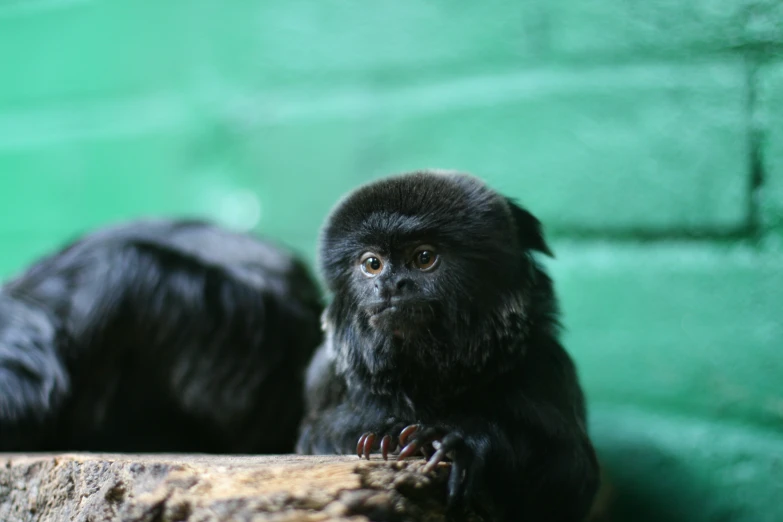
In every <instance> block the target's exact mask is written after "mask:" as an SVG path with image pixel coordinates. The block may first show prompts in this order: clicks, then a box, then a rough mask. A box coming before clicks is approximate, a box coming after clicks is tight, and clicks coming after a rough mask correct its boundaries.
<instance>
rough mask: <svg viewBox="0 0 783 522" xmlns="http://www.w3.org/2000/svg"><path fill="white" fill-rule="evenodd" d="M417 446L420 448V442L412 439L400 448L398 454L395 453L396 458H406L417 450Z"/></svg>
mask: <svg viewBox="0 0 783 522" xmlns="http://www.w3.org/2000/svg"><path fill="white" fill-rule="evenodd" d="M419 448H421V444H420V443H419V441H417V440H414V441H413V442H411V443H410V444H408V445H407V446H405V447H404V448H402V449H401V450H400V454H399V455H397V460H403V459H407V458H408V457H410V456H411V455H413V454H414V453H416V452H417V451H418V450H419Z"/></svg>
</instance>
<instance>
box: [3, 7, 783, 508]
mask: <svg viewBox="0 0 783 522" xmlns="http://www.w3.org/2000/svg"><path fill="white" fill-rule="evenodd" d="M420 167H444V168H457V169H462V170H469V171H472V172H474V173H476V174H479V175H481V176H483V177H484V178H486V179H487V180H488V181H489V182H490V183H491V184H492V185H493V186H495V187H496V188H498V189H500V190H502V191H505V192H506V193H508V194H509V195H513V196H516V197H518V198H520V199H521V200H522V201H523V202H524V203H526V204H527V206H528V207H529V208H531V209H532V210H533V211H534V212H535V213H537V214H538V215H539V216H540V217H541V218H542V219H543V221H544V222H545V224H546V226H547V230H548V231H549V232H550V234H551V235H552V237H553V238H554V243H555V248H556V252H557V254H558V257H557V259H556V260H554V261H552V262H551V263H550V267H551V270H552V271H553V273H554V274H555V276H556V278H557V283H558V285H559V289H560V291H561V294H562V297H563V304H564V309H565V313H566V317H565V322H566V325H567V326H568V334H567V341H568V346H569V348H570V349H571V351H572V352H573V354H574V356H575V357H576V359H577V360H578V363H579V365H580V369H581V373H582V376H583V380H584V383H585V386H586V388H587V391H588V394H589V397H590V400H591V404H592V406H593V411H594V414H593V429H594V432H595V434H596V440H597V441H598V444H599V446H600V448H601V451H602V454H603V456H604V459H605V460H606V462H607V463H608V466H609V468H610V471H611V472H612V474H613V475H614V476H615V478H616V481H617V482H618V487H619V488H620V491H621V495H620V499H621V503H622V504H623V507H622V510H623V513H622V514H621V519H624V520H629V521H631V520H651V521H652V520H655V521H663V520H674V521H685V520H688V521H707V520H710V521H712V520H715V521H718V520H720V521H743V522H744V521H747V522H767V521H770V522H771V521H779V520H783V508H781V504H780V502H779V498H780V496H781V495H782V494H783V295H781V294H783V2H781V1H780V0H695V1H690V2H685V1H681V0H591V1H579V0H547V1H545V0H537V1H534V0H529V1H524V2H511V1H506V2H502V1H500V0H484V1H482V2H475V1H457V0H449V1H446V0H437V1H434V0H433V1H429V2H416V1H413V0H379V1H377V2H361V3H360V2H348V1H345V0H343V1H338V0H321V1H318V2H312V1H305V0H286V1H280V2H273V1H266V2H262V1H260V0H255V1H251V0H246V1H235V2H227V1H225V0H201V1H194V0H187V1H186V0H158V1H156V2H139V1H136V0H134V1H132V0H111V1H110V0H11V1H6V2H2V3H0V245H2V256H0V275H2V276H4V277H9V276H11V275H12V274H13V273H14V272H16V271H18V270H20V269H21V268H22V267H23V266H25V265H26V264H27V263H29V262H31V261H33V260H34V259H35V258H36V257H37V256H39V255H41V254H43V253H45V252H48V251H49V250H51V249H53V248H55V247H56V246H58V245H59V244H61V243H62V242H64V241H65V240H67V239H69V238H71V237H73V236H74V235H76V234H78V233H81V232H83V231H86V230H89V229H91V228H93V227H95V226H98V225H101V224H104V223H107V222H113V221H117V220H121V219H126V218H131V217H136V216H141V215H155V214H157V215H161V214H163V215H200V216H208V217H212V218H214V219H217V220H219V221H221V222H223V223H225V224H227V225H230V226H235V227H238V228H245V229H248V228H251V229H256V230H259V231H262V232H264V233H266V234H269V235H271V236H274V237H276V238H279V239H282V240H284V241H285V242H287V243H288V244H290V245H291V246H292V247H294V248H296V249H298V250H299V251H301V252H302V253H303V254H305V255H307V256H312V254H313V250H314V246H315V239H316V233H317V230H318V227H319V225H320V223H321V221H322V220H323V218H324V216H325V214H326V213H327V211H328V210H329V208H330V206H331V205H332V204H333V203H334V202H335V201H336V200H337V198H338V197H339V196H340V195H341V194H342V193H343V192H345V191H346V190H348V189H350V188H352V187H354V186H356V185H357V184H359V183H361V182H364V181H366V180H369V179H372V178H376V177H379V176H382V175H384V174H387V173H391V172H395V171H400V170H407V169H413V168H420Z"/></svg>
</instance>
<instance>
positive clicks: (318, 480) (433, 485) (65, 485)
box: [0, 453, 480, 522]
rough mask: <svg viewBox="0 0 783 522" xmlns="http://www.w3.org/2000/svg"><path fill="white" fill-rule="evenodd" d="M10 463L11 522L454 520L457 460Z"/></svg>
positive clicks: (4, 498) (111, 457) (10, 457)
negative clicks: (453, 463)
mask: <svg viewBox="0 0 783 522" xmlns="http://www.w3.org/2000/svg"><path fill="white" fill-rule="evenodd" d="M0 464H2V466H0V520H2V521H4V522H15V521H24V522H27V521H36V522H38V521H41V522H44V521H45V522H49V521H75V522H98V521H123V522H176V521H179V522H217V521H228V520H231V521H234V520H238V521H253V522H262V521H275V522H299V521H302V522H305V521H306V522H315V521H325V520H334V521H353V522H364V521H390V522H396V521H407V520H415V521H423V522H439V521H445V520H446V517H445V495H446V480H447V478H448V472H449V467H448V465H447V464H440V465H439V467H438V468H437V469H436V470H434V471H433V472H432V473H429V474H424V473H422V471H421V468H422V466H423V465H424V461H423V460H413V461H406V462H401V463H397V462H384V461H383V460H380V459H379V458H377V459H373V460H370V461H366V460H365V461H361V460H359V459H358V458H357V457H355V456H353V457H344V456H342V457H331V456H330V457H312V456H307V457H304V456H294V455H285V456H262V457H249V456H206V455H128V454H85V453H79V454H56V455H55V454H34V455H14V454H0ZM467 520H471V521H475V522H478V521H480V518H478V517H475V516H470V517H468V519H467Z"/></svg>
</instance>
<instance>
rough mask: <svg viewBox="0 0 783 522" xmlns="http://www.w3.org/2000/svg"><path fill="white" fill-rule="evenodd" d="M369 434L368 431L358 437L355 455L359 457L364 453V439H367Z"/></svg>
mask: <svg viewBox="0 0 783 522" xmlns="http://www.w3.org/2000/svg"><path fill="white" fill-rule="evenodd" d="M369 435H370V434H369V433H363V434H362V436H361V437H359V442H357V443H356V455H357V456H358V457H359V458H362V455H364V441H365V440H367V437H368V436H369Z"/></svg>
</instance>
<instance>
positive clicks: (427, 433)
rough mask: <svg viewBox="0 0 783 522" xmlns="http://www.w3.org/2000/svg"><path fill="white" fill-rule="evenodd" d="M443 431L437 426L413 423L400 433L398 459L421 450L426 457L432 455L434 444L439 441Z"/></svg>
mask: <svg viewBox="0 0 783 522" xmlns="http://www.w3.org/2000/svg"><path fill="white" fill-rule="evenodd" d="M442 435H443V432H442V431H440V430H438V429H436V428H426V427H423V426H420V425H418V424H412V425H410V426H408V427H406V428H405V429H404V430H402V433H400V446H401V447H402V449H401V450H400V454H399V455H398V456H397V460H402V459H405V458H408V457H410V456H411V455H413V454H414V453H417V452H419V451H421V452H422V453H423V454H424V456H425V457H428V458H429V457H430V456H431V455H432V448H433V444H434V443H436V442H438V441H439V440H440V438H441V436H442Z"/></svg>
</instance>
